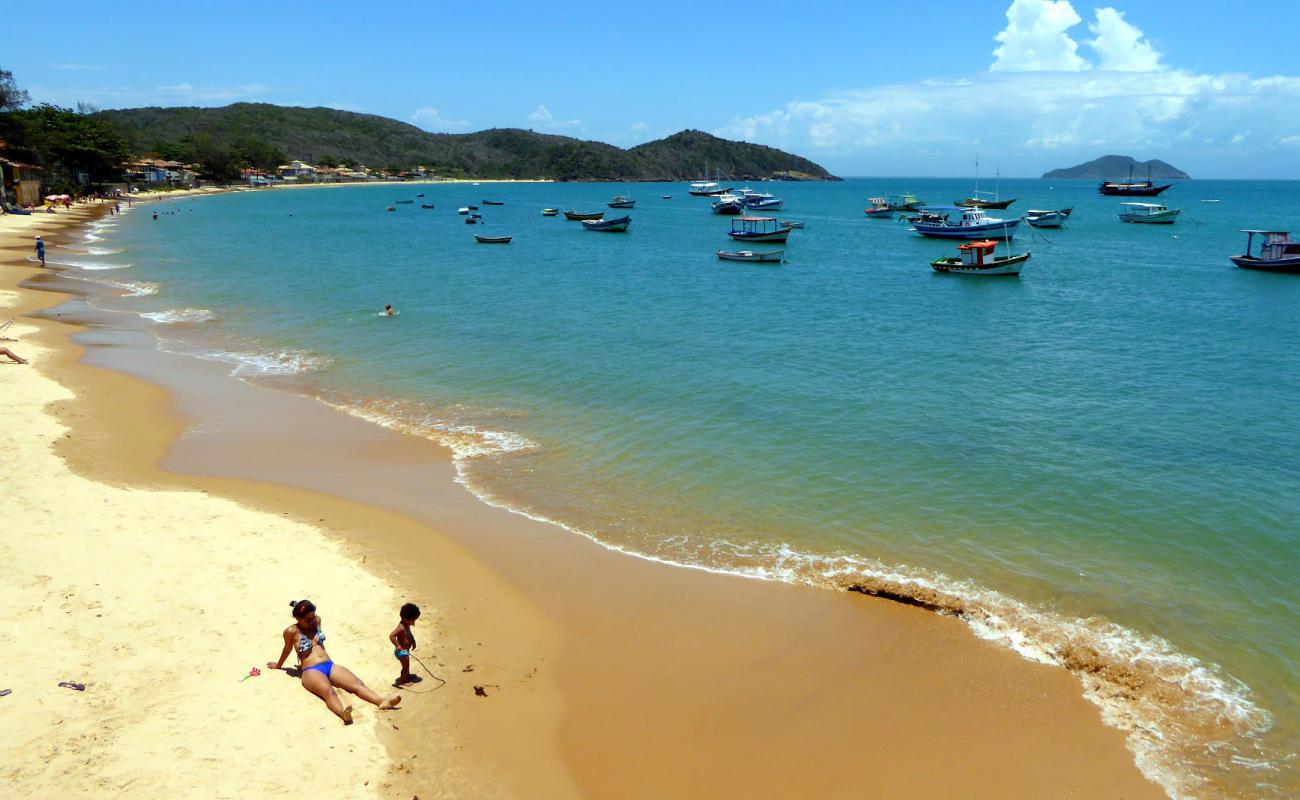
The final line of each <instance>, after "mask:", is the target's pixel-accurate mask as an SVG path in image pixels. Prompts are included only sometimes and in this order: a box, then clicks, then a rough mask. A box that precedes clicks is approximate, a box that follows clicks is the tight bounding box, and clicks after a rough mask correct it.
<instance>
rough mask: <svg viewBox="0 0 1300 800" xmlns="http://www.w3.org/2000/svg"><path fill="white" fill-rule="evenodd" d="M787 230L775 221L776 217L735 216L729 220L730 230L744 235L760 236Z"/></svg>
mask: <svg viewBox="0 0 1300 800" xmlns="http://www.w3.org/2000/svg"><path fill="white" fill-rule="evenodd" d="M784 230H789V229H788V228H782V227H781V226H780V225H778V224H777V222H776V217H736V218H735V219H733V220H732V221H731V232H732V233H733V234H734V233H739V234H741V235H744V236H761V235H764V234H769V233H776V232H777V231H784Z"/></svg>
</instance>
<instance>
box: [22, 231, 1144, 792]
mask: <svg viewBox="0 0 1300 800" xmlns="http://www.w3.org/2000/svg"><path fill="white" fill-rule="evenodd" d="M94 213H96V212H95V211H94V210H93V209H91V208H90V207H88V206H79V207H77V209H76V210H75V211H74V212H72V213H65V214H57V215H32V216H29V217H0V322H3V321H4V320H7V319H9V318H10V317H15V318H16V320H17V321H16V322H15V324H14V325H13V326H12V327H11V328H10V329H9V330H8V331H7V335H9V336H10V337H12V338H15V339H17V340H18V341H16V342H5V343H4V344H5V345H7V346H9V347H11V348H13V349H14V350H15V352H17V353H19V354H20V355H22V356H24V357H26V358H28V359H29V360H30V361H31V363H30V364H29V365H17V364H14V365H8V364H0V391H2V392H3V395H4V397H5V400H6V408H7V414H6V422H7V424H6V425H5V426H4V431H3V433H0V437H3V447H2V449H0V452H3V453H4V457H3V460H0V469H2V470H3V476H4V485H5V487H6V493H7V498H6V504H5V506H4V512H3V514H0V518H2V519H3V524H2V525H0V557H2V558H3V560H4V564H5V568H4V572H3V574H4V576H5V580H4V581H3V582H0V600H2V601H3V602H0V625H3V630H5V631H6V632H7V633H8V634H9V635H8V637H7V641H8V644H9V646H8V648H7V650H6V654H7V656H8V657H7V658H6V659H5V664H4V665H3V667H0V689H11V690H12V693H11V694H9V695H8V696H5V697H3V698H0V720H3V725H0V746H3V748H4V751H5V752H6V754H7V756H8V758H7V759H6V764H5V766H4V767H3V769H2V770H0V779H2V780H3V781H4V783H5V785H6V786H8V787H12V790H13V791H14V792H15V793H16V794H25V795H29V796H36V797H40V796H50V795H54V794H57V795H58V796H106V795H114V794H122V795H126V794H130V795H132V796H155V795H161V794H164V793H165V794H167V795H169V796H173V797H260V796H279V795H289V794H298V793H300V792H301V791H302V789H301V786H300V784H301V781H302V780H303V778H304V775H305V774H306V773H305V772H304V765H311V766H310V780H311V784H312V790H313V791H314V792H315V793H317V794H320V795H322V796H325V797H403V798H405V797H411V796H412V795H418V796H419V797H421V798H427V797H439V796H445V797H493V796H495V797H601V798H604V797H647V798H650V797H665V796H674V797H683V798H689V797H701V798H703V797H716V796H719V795H729V794H740V793H744V794H746V795H749V796H753V797H791V796H820V797H848V796H857V795H860V794H862V793H863V792H864V791H869V792H871V793H881V794H884V795H898V796H907V797H949V796H962V797H988V798H1044V797H1124V798H1159V797H1163V796H1164V793H1163V792H1162V791H1161V790H1160V789H1159V788H1158V787H1157V786H1156V785H1155V784H1154V783H1152V782H1150V781H1148V780H1147V779H1146V778H1145V777H1143V775H1142V774H1141V773H1140V772H1139V770H1138V769H1137V767H1136V766H1135V764H1134V760H1133V756H1132V754H1131V753H1130V752H1129V751H1128V750H1127V749H1126V747H1125V741H1124V735H1123V733H1122V732H1120V731H1118V730H1114V729H1112V728H1108V727H1105V726H1104V725H1103V724H1102V721H1101V718H1100V714H1099V711H1098V709H1097V708H1096V707H1094V706H1092V705H1090V704H1089V703H1087V702H1086V701H1085V700H1084V699H1083V697H1082V692H1081V688H1080V685H1079V682H1078V680H1077V679H1076V678H1074V677H1073V676H1071V675H1070V674H1069V673H1067V672H1066V671H1065V670H1063V669H1060V668H1057V667H1051V666H1046V665H1041V664H1036V663H1031V662H1029V661H1026V660H1024V659H1022V658H1021V657H1019V656H1017V655H1016V654H1014V653H1012V652H1010V651H1009V650H1006V649H1003V648H1000V647H998V646H996V645H993V644H991V643H988V642H984V641H981V640H979V639H977V638H976V637H975V636H974V635H973V634H972V633H971V632H970V631H969V629H967V628H966V626H964V625H963V624H962V623H961V622H960V621H958V620H956V619H953V618H950V617H945V616H940V615H936V614H933V613H930V612H927V611H924V610H921V609H917V608H912V607H908V606H903V605H899V604H896V603H891V602H888V601H885V600H880V599H876V598H866V597H862V596H860V595H856V594H849V593H834V592H830V591H825V590H818V589H812V588H807V587H799V586H792V585H781V584H773V583H766V582H761V581H755V580H746V579H742V578H738V577H733V576H723V575H715V574H710V573H706V572H702V571H695V570H686V569H680V568H674V567H669V566H665V565H661V564H656V563H652V562H648V561H644V560H640V559H636V558H632V557H628V556H625V555H623V554H620V553H615V552H612V551H609V550H606V549H603V548H601V547H599V546H597V545H595V544H593V543H591V542H589V541H587V540H585V539H582V538H580V537H577V536H573V535H571V534H568V533H566V532H565V531H563V530H560V529H558V528H556V527H554V526H551V525H548V524H544V523H540V522H536V521H533V520H530V519H527V518H524V517H522V516H518V515H514V514H511V513H508V512H505V511H502V510H499V509H495V508H491V507H489V506H486V505H484V504H483V503H482V502H480V501H478V500H477V499H476V498H474V497H473V496H472V495H470V494H469V493H468V492H467V491H466V490H465V489H464V488H463V487H461V486H459V485H458V484H456V483H455V481H454V470H453V468H452V464H451V461H450V458H449V456H448V454H447V453H446V451H444V450H442V449H441V448H439V447H438V446H436V445H434V444H433V443H431V442H428V441H426V440H423V439H419V438H416V437H412V436H406V435H403V434H400V433H395V432H392V431H388V430H384V429H382V428H379V427H377V426H375V425H372V424H370V423H367V422H364V421H362V420H358V419H354V418H351V417H347V416H345V415H343V414H339V413H337V412H335V411H333V410H332V409H329V408H328V407H326V406H324V405H323V404H321V403H319V402H317V401H315V400H313V399H311V398H308V397H304V396H300V395H295V394H291V393H288V392H278V391H273V390H270V389H266V388H262V387H258V386H254V385H250V384H248V383H244V382H240V381H234V380H230V379H229V378H228V377H227V376H226V374H225V371H224V370H223V368H222V367H221V366H220V365H216V364H213V363H210V362H200V361H198V360H196V359H189V358H186V357H184V356H177V355H166V354H159V353H156V352H154V351H153V350H152V349H151V347H150V345H149V342H148V338H147V336H148V335H147V333H146V334H145V336H144V337H140V336H123V335H118V334H117V333H114V332H113V331H114V328H113V327H112V321H111V320H109V319H107V318H106V317H105V316H104V315H103V314H102V313H101V312H97V311H96V310H95V309H94V308H93V306H92V305H87V304H86V303H84V302H81V301H79V300H73V301H71V302H67V303H65V304H64V305H63V306H61V307H58V308H55V309H54V310H53V311H50V310H47V309H50V308H51V307H54V306H58V304H59V303H61V302H63V301H65V300H67V299H68V295H67V294H64V292H67V291H71V290H72V288H73V287H71V286H69V285H68V283H69V282H60V281H59V279H58V278H57V276H56V275H55V274H53V273H54V271H53V270H47V271H43V270H40V269H39V268H37V266H36V265H35V264H33V263H31V262H30V261H28V260H27V257H28V255H29V254H30V253H29V251H30V248H31V237H32V236H33V235H34V234H35V233H41V234H42V235H43V236H45V237H46V238H47V240H49V241H50V244H51V247H52V248H57V246H58V245H59V242H60V236H62V235H66V233H67V231H60V230H59V228H60V227H61V226H65V225H68V224H71V223H74V222H75V221H77V220H79V219H85V218H86V217H88V216H90V215H93V214H94ZM24 282H25V285H24V286H20V285H19V284H20V283H24ZM42 289H44V291H42ZM105 367H111V369H106V368H105ZM200 423H201V424H200ZM303 596H309V597H311V599H313V600H314V601H315V602H316V604H317V606H318V607H319V609H320V614H321V616H322V618H323V619H324V624H325V630H326V631H327V632H328V633H329V635H330V641H329V649H330V654H331V656H332V657H333V658H334V659H335V660H336V662H338V663H341V664H344V665H346V666H348V667H350V668H351V669H352V670H353V671H355V672H356V673H357V674H358V675H359V676H360V677H361V678H362V679H363V680H365V681H366V682H367V683H369V685H370V686H371V687H373V688H376V689H377V690H380V691H381V693H383V692H384V691H385V690H386V688H387V686H388V684H389V683H391V681H392V680H393V678H395V677H396V671H397V670H396V662H395V661H394V660H393V658H392V655H391V652H390V648H389V646H388V644H387V638H386V637H387V633H388V631H389V630H390V629H391V628H392V627H393V625H394V624H395V623H396V621H397V619H396V609H397V608H398V606H399V605H400V604H401V603H403V602H407V601H413V602H416V603H418V604H420V605H421V607H422V608H423V609H424V612H425V614H424V617H423V618H422V619H421V621H420V624H419V626H418V627H417V635H420V634H422V635H423V637H424V638H422V639H421V648H420V649H419V650H418V651H417V653H418V654H419V655H421V657H422V658H424V659H425V662H426V663H427V665H428V667H430V668H431V669H432V671H433V672H434V673H436V674H437V675H439V676H440V677H441V678H443V679H445V680H446V681H447V682H446V684H445V686H442V687H441V688H439V683H438V681H436V680H433V679H426V680H425V681H424V682H423V683H421V684H418V685H417V686H415V687H413V689H412V690H411V691H410V692H408V693H406V695H405V696H404V700H403V705H402V707H401V709H400V710H397V711H394V712H390V713H380V712H377V711H376V710H375V709H374V708H373V707H371V706H368V705H365V704H363V703H354V705H355V706H356V707H357V709H358V724H357V725H354V726H351V727H344V726H342V725H340V724H338V722H337V720H335V719H334V718H333V717H332V716H331V715H330V714H328V712H326V710H325V709H324V708H323V706H322V705H321V704H320V703H319V702H318V701H317V700H315V699H313V698H311V697H310V696H309V695H308V694H307V693H306V692H304V691H303V690H302V688H301V687H300V686H298V685H296V684H297V683H298V681H297V680H296V679H293V678H291V677H289V676H288V675H286V674H284V673H277V672H271V671H268V670H266V669H265V662H266V661H268V660H272V659H274V658H275V657H276V656H277V655H278V653H279V645H280V640H279V632H280V631H281V630H282V629H283V628H284V627H285V626H286V625H287V624H289V623H290V622H291V619H290V615H289V613H288V611H289V601H290V600H294V599H299V598H301V597H303ZM255 666H261V667H262V668H263V670H262V674H261V675H260V676H258V677H255V678H249V679H247V680H244V681H242V682H241V681H240V677H241V676H242V675H244V674H247V672H248V671H249V669H250V668H252V667H255ZM60 681H76V682H79V683H83V684H85V686H86V689H85V691H84V692H82V691H76V690H70V689H67V688H61V687H59V686H58V683H59V682H60ZM476 687H478V688H480V689H481V693H480V692H479V691H476ZM390 691H391V690H390Z"/></svg>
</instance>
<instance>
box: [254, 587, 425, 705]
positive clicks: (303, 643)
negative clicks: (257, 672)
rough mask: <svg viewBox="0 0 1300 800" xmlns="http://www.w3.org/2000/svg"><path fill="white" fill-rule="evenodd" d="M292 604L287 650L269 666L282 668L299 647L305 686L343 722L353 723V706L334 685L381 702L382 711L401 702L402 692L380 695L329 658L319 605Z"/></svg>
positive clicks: (303, 684) (268, 663) (285, 647)
mask: <svg viewBox="0 0 1300 800" xmlns="http://www.w3.org/2000/svg"><path fill="white" fill-rule="evenodd" d="M290 605H292V606H293V618H294V620H295V622H294V624H292V625H290V626H289V627H287V628H285V629H284V650H282V651H281V652H280V660H279V661H268V662H266V666H267V667H269V668H271V669H281V668H283V666H284V660H285V659H286V658H288V657H289V653H290V652H293V651H297V653H298V668H299V671H300V672H301V678H302V687H303V688H304V689H306V690H307V691H309V692H311V693H312V694H314V695H316V696H317V697H319V698H320V699H322V700H324V701H325V705H326V706H328V707H329V710H330V711H333V712H334V714H335V715H336V716H337V717H338V718H339V719H341V720H343V724H344V725H351V724H352V706H345V705H343V701H341V700H339V696H338V694H337V693H336V692H335V691H334V687H336V686H337V687H338V688H340V689H345V690H347V691H349V692H351V693H352V694H354V695H356V696H357V697H360V698H361V699H362V700H365V701H366V702H367V703H373V704H374V705H377V706H379V710H380V711H387V710H388V709H390V708H393V707H394V706H396V705H397V704H398V703H400V702H402V697H401V695H393V696H392V697H380V696H379V695H377V694H375V691H374V690H373V689H371V688H370V687H369V686H366V684H365V683H363V682H362V680H361V679H360V678H358V677H357V676H356V675H353V674H352V670H350V669H348V668H347V667H344V666H342V665H340V664H335V663H334V662H333V661H331V660H330V656H329V653H327V652H325V634H324V632H322V631H321V625H320V617H319V616H317V615H316V606H315V605H314V604H313V603H312V602H311V601H310V600H299V601H297V602H295V603H290Z"/></svg>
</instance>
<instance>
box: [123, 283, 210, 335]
mask: <svg viewBox="0 0 1300 800" xmlns="http://www.w3.org/2000/svg"><path fill="white" fill-rule="evenodd" d="M154 285H155V286H156V285H157V284H154ZM140 316H142V317H144V318H145V319H148V320H153V321H154V322H156V323H158V324H159V325H179V324H189V325H195V324H198V323H200V322H211V321H212V320H214V319H216V318H217V315H216V313H215V312H212V311H209V310H207V309H206V308H173V309H170V310H168V311H145V312H143V313H141V314H140Z"/></svg>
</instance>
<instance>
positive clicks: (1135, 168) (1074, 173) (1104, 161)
mask: <svg viewBox="0 0 1300 800" xmlns="http://www.w3.org/2000/svg"><path fill="white" fill-rule="evenodd" d="M1148 168H1150V170H1151V179H1152V180H1156V179H1160V180H1168V179H1170V178H1173V179H1175V180H1183V181H1185V180H1190V179H1191V176H1190V175H1188V174H1187V173H1186V172H1183V171H1182V170H1180V169H1178V168H1177V167H1175V166H1172V165H1170V164H1166V163H1165V162H1163V161H1161V160H1160V159H1157V158H1153V159H1151V160H1150V161H1135V160H1134V159H1133V158H1131V157H1129V156H1102V157H1101V158H1094V159H1093V160H1092V161H1089V162H1086V163H1084V164H1077V165H1075V166H1073V167H1067V168H1066V169H1054V170H1052V171H1051V172H1045V173H1043V177H1044V178H1092V179H1094V180H1121V179H1125V178H1128V176H1129V175H1132V176H1133V178H1134V180H1146V177H1147V169H1148Z"/></svg>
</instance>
